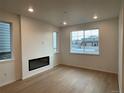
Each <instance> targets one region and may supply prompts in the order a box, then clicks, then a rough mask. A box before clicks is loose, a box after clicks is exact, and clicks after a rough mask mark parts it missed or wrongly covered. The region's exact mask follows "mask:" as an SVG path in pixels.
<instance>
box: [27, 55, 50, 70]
mask: <svg viewBox="0 0 124 93" xmlns="http://www.w3.org/2000/svg"><path fill="white" fill-rule="evenodd" d="M47 65H49V56H47V57H42V58H37V59H31V60H29V71H31V70H34V69H37V68H41V67H44V66H47Z"/></svg>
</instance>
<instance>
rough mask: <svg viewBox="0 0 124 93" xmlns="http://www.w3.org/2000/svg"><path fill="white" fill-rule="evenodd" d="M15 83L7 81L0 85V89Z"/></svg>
mask: <svg viewBox="0 0 124 93" xmlns="http://www.w3.org/2000/svg"><path fill="white" fill-rule="evenodd" d="M15 81H16V80H11V81H8V82H4V83H2V84H0V87H3V86H5V85H8V84H11V83H13V82H15Z"/></svg>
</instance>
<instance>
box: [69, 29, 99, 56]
mask: <svg viewBox="0 0 124 93" xmlns="http://www.w3.org/2000/svg"><path fill="white" fill-rule="evenodd" d="M93 29H98V31H99V33H98V35H99V46H98V47H99V53H98V54H93V53H83V52H82V53H76V52H71V46H72V32H74V31H71V32H70V52H69V53H70V54H76V55H91V56H100V54H101V53H100V29H99V28H91V29H81V30H77V31H84V32H85V31H86V30H93Z"/></svg>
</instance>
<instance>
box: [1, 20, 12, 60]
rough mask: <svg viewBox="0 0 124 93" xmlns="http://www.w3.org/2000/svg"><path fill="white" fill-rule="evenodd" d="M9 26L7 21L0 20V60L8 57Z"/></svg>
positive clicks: (9, 56)
mask: <svg viewBox="0 0 124 93" xmlns="http://www.w3.org/2000/svg"><path fill="white" fill-rule="evenodd" d="M10 30H11V27H10V24H9V23H4V22H0V60H5V59H10V58H11V57H12V55H11V31H10Z"/></svg>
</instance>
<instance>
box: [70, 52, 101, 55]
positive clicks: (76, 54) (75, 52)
mask: <svg viewBox="0 0 124 93" xmlns="http://www.w3.org/2000/svg"><path fill="white" fill-rule="evenodd" d="M70 54H76V55H89V56H100V54H90V53H76V52H70Z"/></svg>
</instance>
